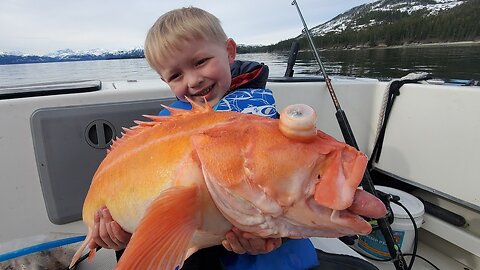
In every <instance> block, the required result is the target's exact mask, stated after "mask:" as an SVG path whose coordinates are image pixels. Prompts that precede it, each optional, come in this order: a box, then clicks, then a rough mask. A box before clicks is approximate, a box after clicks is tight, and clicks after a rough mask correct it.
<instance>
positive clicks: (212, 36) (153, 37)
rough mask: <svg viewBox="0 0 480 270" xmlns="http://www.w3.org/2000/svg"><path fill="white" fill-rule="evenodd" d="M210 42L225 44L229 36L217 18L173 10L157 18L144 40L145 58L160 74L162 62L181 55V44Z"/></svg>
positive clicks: (201, 12) (186, 9)
mask: <svg viewBox="0 0 480 270" xmlns="http://www.w3.org/2000/svg"><path fill="white" fill-rule="evenodd" d="M193 40H207V41H212V42H218V44H225V42H226V40H227V35H226V34H225V32H224V31H223V29H222V26H221V25H220V20H219V19H218V18H217V17H215V16H214V15H212V14H210V13H208V12H206V11H204V10H202V9H199V8H195V7H184V8H179V9H174V10H171V11H169V12H167V13H165V14H163V15H162V16H160V18H158V20H157V21H156V22H155V24H154V25H153V26H152V27H151V28H150V30H149V31H148V34H147V38H146V39H145V49H144V52H145V57H146V58H147V61H148V63H149V64H150V66H151V67H152V68H153V69H155V70H156V71H157V72H159V70H158V69H159V65H160V64H161V61H162V59H166V58H167V57H172V56H173V55H174V54H175V53H179V51H178V49H177V47H178V46H179V45H180V44H181V43H182V42H188V41H193Z"/></svg>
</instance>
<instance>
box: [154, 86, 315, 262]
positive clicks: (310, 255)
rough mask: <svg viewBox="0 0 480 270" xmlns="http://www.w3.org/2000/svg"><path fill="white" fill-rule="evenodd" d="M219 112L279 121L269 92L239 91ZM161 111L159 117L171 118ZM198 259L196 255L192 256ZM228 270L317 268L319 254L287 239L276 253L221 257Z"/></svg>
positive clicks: (306, 242) (182, 105) (226, 99)
mask: <svg viewBox="0 0 480 270" xmlns="http://www.w3.org/2000/svg"><path fill="white" fill-rule="evenodd" d="M169 106H170V107H174V108H180V109H185V110H191V109H192V106H191V105H190V103H188V102H183V101H180V100H178V101H175V102H173V103H172V104H170V105H169ZM214 110H216V111H236V112H242V113H251V114H256V115H262V116H266V117H271V118H278V113H277V110H276V109H275V99H274V97H273V94H272V91H271V90H268V89H251V88H249V89H238V90H235V91H233V92H230V93H229V94H227V95H226V96H225V97H224V98H222V99H221V100H220V101H219V102H218V104H217V105H215V106H214ZM169 114H170V113H169V112H168V110H166V109H164V110H162V111H161V112H160V113H159V115H165V116H166V115H169ZM193 256H195V254H194V255H193ZM221 261H222V263H223V266H224V267H225V268H226V269H228V270H300V269H308V268H312V267H314V266H317V265H318V260H317V254H316V251H315V248H314V246H313V244H312V243H311V242H310V240H309V239H288V240H287V241H284V243H282V245H281V246H280V247H279V248H277V249H275V250H274V251H272V252H270V253H267V254H261V255H248V254H244V255H239V254H236V253H231V252H230V253H228V254H226V255H224V256H222V257H221Z"/></svg>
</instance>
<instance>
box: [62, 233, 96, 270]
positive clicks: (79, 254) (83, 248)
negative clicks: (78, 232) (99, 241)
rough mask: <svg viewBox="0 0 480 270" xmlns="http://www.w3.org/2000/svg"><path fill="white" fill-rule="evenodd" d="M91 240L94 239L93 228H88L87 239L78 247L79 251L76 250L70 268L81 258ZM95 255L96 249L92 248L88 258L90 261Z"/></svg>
mask: <svg viewBox="0 0 480 270" xmlns="http://www.w3.org/2000/svg"><path fill="white" fill-rule="evenodd" d="M91 240H92V229H91V228H88V233H87V237H85V240H83V242H82V245H81V246H80V247H79V248H78V250H77V252H75V254H74V255H73V257H72V261H71V262H70V266H69V267H68V268H69V269H71V268H72V267H73V266H74V265H75V263H76V262H77V261H78V259H80V257H81V256H82V253H83V251H84V250H85V248H87V246H88V243H90V241H91ZM92 250H93V252H94V253H93V255H92ZM91 256H92V257H91ZM94 256H95V249H91V250H90V253H89V255H88V260H89V261H91V260H93V257H94ZM90 257H91V258H90Z"/></svg>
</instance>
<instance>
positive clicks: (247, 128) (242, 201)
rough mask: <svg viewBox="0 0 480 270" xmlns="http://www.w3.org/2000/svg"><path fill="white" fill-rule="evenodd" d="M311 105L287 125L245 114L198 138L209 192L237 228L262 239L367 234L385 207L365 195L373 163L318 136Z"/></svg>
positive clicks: (293, 111)
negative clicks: (367, 174) (371, 221)
mask: <svg viewBox="0 0 480 270" xmlns="http://www.w3.org/2000/svg"><path fill="white" fill-rule="evenodd" d="M305 106H306V105H294V106H293V107H289V108H287V109H286V110H287V112H285V110H284V112H282V115H281V117H280V120H276V119H269V118H265V117H256V116H251V115H250V116H249V115H238V116H236V117H232V118H231V119H230V121H227V122H225V123H224V124H222V125H220V126H216V127H213V128H212V129H209V130H206V131H204V132H203V133H201V134H198V135H196V136H194V138H193V144H194V148H195V149H196V152H197V155H198V158H199V160H200V163H201V164H202V170H203V173H204V176H205V181H206V183H207V187H208V189H209V191H210V194H211V196H212V198H213V200H214V201H215V203H216V205H217V207H218V208H219V210H220V211H221V212H222V213H223V214H224V216H225V217H226V218H227V219H228V220H229V221H230V222H231V223H232V224H233V225H235V226H236V227H238V228H240V229H242V230H244V231H249V232H252V233H254V234H255V233H256V234H257V235H259V236H264V237H267V236H268V237H272V236H282V237H285V236H286V237H310V236H321V237H338V236H342V235H349V234H368V233H369V232H370V231H371V226H370V225H369V224H368V223H367V222H366V221H365V220H364V219H363V218H362V217H361V216H367V217H380V216H383V215H385V214H386V209H385V206H384V205H383V203H382V202H381V201H380V200H379V199H377V198H376V197H374V196H373V195H370V194H368V193H366V192H364V191H362V190H359V189H358V186H359V184H360V182H361V180H362V177H363V174H364V170H365V167H366V164H367V158H366V156H365V155H364V154H363V153H361V152H360V151H358V150H356V149H355V148H353V147H351V146H349V145H347V144H345V143H343V142H339V141H337V140H336V139H334V138H333V137H331V136H329V135H327V134H325V133H323V132H321V131H319V130H317V129H316V127H315V121H316V120H315V118H316V116H315V112H314V111H313V109H311V108H310V107H305ZM288 110H290V111H288Z"/></svg>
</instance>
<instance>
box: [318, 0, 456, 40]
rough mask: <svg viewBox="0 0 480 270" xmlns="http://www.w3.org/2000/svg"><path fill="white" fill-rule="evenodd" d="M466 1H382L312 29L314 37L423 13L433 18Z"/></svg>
mask: <svg viewBox="0 0 480 270" xmlns="http://www.w3.org/2000/svg"><path fill="white" fill-rule="evenodd" d="M464 2H465V1H460V0H416V1H415V0H380V1H376V2H373V3H369V4H364V5H360V6H357V7H354V8H352V9H350V10H348V11H346V12H344V13H342V14H340V15H338V16H336V17H334V18H333V19H331V20H330V21H328V22H326V23H323V24H320V25H318V26H315V27H313V28H312V29H310V31H311V33H312V35H314V36H315V35H321V36H323V35H325V34H327V33H332V32H333V33H339V32H342V31H345V30H347V29H352V30H355V31H356V30H361V29H364V28H366V27H368V26H373V25H377V24H386V23H391V22H392V20H394V19H395V18H398V17H400V16H407V15H411V14H413V13H416V12H421V13H422V15H423V16H432V15H436V14H438V12H440V11H444V10H448V9H451V8H453V7H456V6H458V5H461V4H463V3H464Z"/></svg>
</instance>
